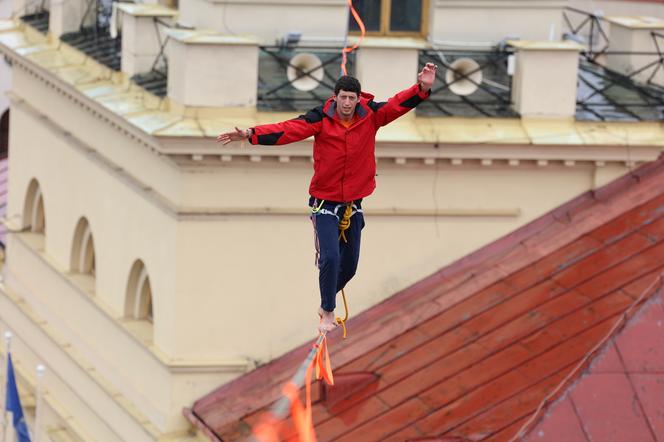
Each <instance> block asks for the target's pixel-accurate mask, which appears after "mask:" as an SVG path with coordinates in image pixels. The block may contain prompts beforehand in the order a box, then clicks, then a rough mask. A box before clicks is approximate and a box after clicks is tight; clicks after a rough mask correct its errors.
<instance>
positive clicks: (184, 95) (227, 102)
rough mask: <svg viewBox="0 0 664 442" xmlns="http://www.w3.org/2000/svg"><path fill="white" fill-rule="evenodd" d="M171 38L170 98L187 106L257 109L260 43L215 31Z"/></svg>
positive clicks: (182, 32)
mask: <svg viewBox="0 0 664 442" xmlns="http://www.w3.org/2000/svg"><path fill="white" fill-rule="evenodd" d="M168 35H169V37H170V41H169V43H168V97H169V98H171V99H172V100H174V101H175V102H177V103H179V104H182V105H185V106H202V107H253V106H256V92H257V87H258V41H257V40H255V39H252V38H248V37H239V36H228V35H223V34H220V33H217V32H214V31H188V30H178V29H172V30H170V31H169V32H168Z"/></svg>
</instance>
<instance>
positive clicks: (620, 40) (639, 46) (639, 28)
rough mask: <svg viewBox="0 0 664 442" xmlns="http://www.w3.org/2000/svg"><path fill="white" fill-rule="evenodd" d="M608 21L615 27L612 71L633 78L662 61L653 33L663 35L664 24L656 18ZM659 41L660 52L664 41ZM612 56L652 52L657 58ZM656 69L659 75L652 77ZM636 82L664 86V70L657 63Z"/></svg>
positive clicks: (608, 60)
mask: <svg viewBox="0 0 664 442" xmlns="http://www.w3.org/2000/svg"><path fill="white" fill-rule="evenodd" d="M607 20H608V21H609V22H610V23H611V46H610V47H609V50H608V51H609V53H608V54H607V58H606V63H607V67H608V68H609V69H611V70H614V71H618V72H620V73H621V74H625V75H629V74H632V73H634V72H636V71H638V70H640V69H641V68H644V67H646V66H647V65H648V64H650V63H653V62H654V61H657V60H658V59H659V56H657V55H656V53H657V46H656V45H655V40H654V38H655V37H653V35H652V32H657V31H659V32H660V33H661V32H662V31H663V30H664V20H661V19H659V18H654V17H607ZM657 38H658V39H659V40H658V43H659V45H660V48H663V47H664V38H661V37H657ZM612 52H641V53H643V52H652V53H653V55H639V54H612ZM656 69H657V73H656V74H655V75H654V76H652V74H653V72H655V70H656ZM651 76H652V78H651ZM633 79H634V80H635V81H639V82H642V83H645V82H647V81H648V80H649V79H650V80H651V81H652V82H653V83H656V84H657V85H660V86H664V69H662V67H661V66H660V64H659V63H654V64H653V65H652V66H650V67H649V68H648V69H644V70H642V71H641V72H639V73H638V74H636V75H634V77H633Z"/></svg>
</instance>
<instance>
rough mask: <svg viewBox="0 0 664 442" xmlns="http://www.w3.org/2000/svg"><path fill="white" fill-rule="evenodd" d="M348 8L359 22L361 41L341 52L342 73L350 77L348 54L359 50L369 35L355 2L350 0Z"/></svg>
mask: <svg viewBox="0 0 664 442" xmlns="http://www.w3.org/2000/svg"><path fill="white" fill-rule="evenodd" d="M348 7H349V8H350V13H351V14H353V18H354V19H355V21H356V22H357V24H358V25H359V26H360V32H361V34H360V39H359V40H358V41H357V43H355V44H354V45H353V46H346V47H345V48H343V49H342V50H341V72H343V74H344V75H348V72H347V71H346V61H347V57H348V54H350V53H351V52H353V51H354V50H355V49H357V48H358V47H359V46H360V43H362V39H363V38H364V35H365V34H366V33H367V31H366V29H365V27H364V22H363V21H362V19H361V18H360V14H358V13H357V11H356V10H355V8H354V7H353V0H348Z"/></svg>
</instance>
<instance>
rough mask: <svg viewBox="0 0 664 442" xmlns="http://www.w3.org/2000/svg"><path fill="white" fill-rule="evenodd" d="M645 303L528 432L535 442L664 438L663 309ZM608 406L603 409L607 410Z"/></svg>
mask: <svg viewBox="0 0 664 442" xmlns="http://www.w3.org/2000/svg"><path fill="white" fill-rule="evenodd" d="M662 301H663V297H662V293H661V292H660V296H658V297H655V299H653V301H651V302H649V303H648V305H647V306H646V307H644V309H643V311H642V312H640V313H639V314H638V315H637V316H636V317H635V318H634V319H632V321H630V324H629V325H628V326H627V327H626V328H625V330H624V331H623V332H622V333H620V334H619V335H618V336H617V337H616V338H615V340H614V341H613V342H610V343H609V345H607V346H606V347H605V349H604V352H603V354H602V355H601V356H599V357H598V358H597V360H596V361H595V362H594V363H593V365H592V366H591V367H590V369H589V370H588V372H587V373H586V374H585V375H584V376H583V377H582V378H581V379H580V380H579V381H578V382H577V383H576V384H575V385H573V386H572V388H570V389H569V391H568V392H567V394H566V395H565V396H564V397H563V398H562V399H561V400H560V401H559V402H558V403H557V404H554V405H553V406H552V407H551V409H550V410H549V412H548V413H547V415H546V416H545V418H544V419H543V420H542V421H541V422H540V423H539V425H537V427H536V428H535V429H534V430H533V431H532V432H530V433H529V435H528V438H527V440H528V441H532V442H536V441H540V442H558V441H565V442H576V441H579V442H588V441H593V440H594V441H643V442H646V441H647V442H656V441H661V440H664V305H663V304H662ZM607 405H608V406H607Z"/></svg>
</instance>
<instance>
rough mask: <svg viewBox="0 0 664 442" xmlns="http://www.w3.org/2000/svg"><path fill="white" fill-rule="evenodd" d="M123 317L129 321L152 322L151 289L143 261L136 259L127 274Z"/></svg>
mask: <svg viewBox="0 0 664 442" xmlns="http://www.w3.org/2000/svg"><path fill="white" fill-rule="evenodd" d="M125 316H126V317H127V318H130V319H138V320H145V321H148V322H150V323H152V322H153V319H154V317H153V314H152V288H151V285H150V277H149V276H148V271H147V269H146V267H145V264H143V261H141V260H140V259H137V260H136V261H135V262H134V264H133V265H132V267H131V271H130V272H129V281H128V282H127V295H126V302H125Z"/></svg>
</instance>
